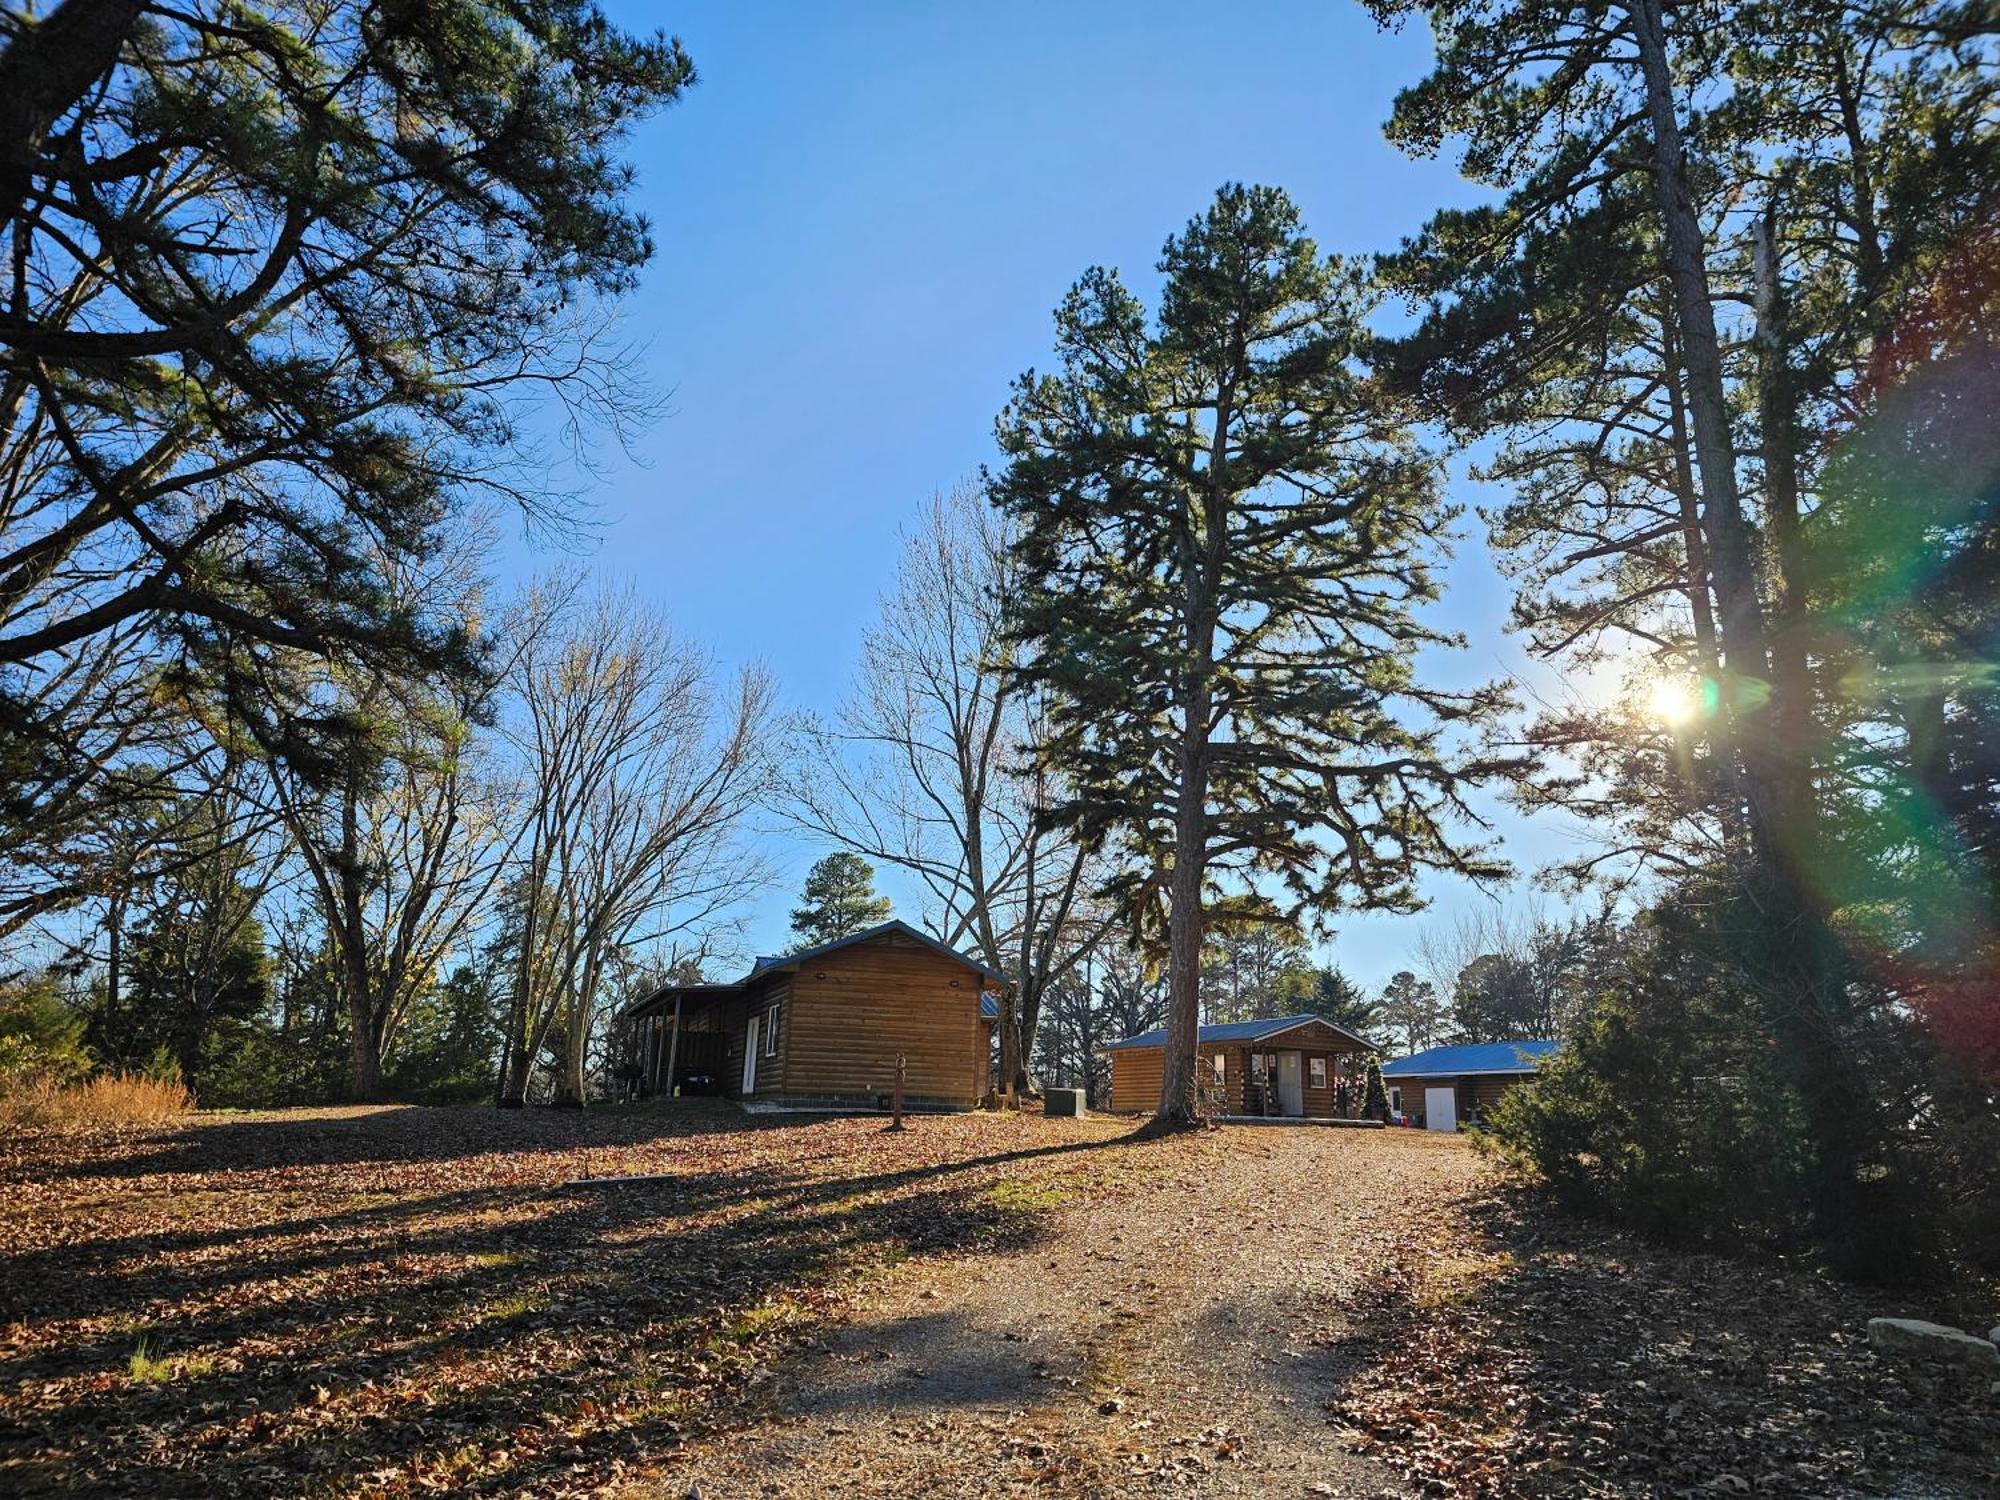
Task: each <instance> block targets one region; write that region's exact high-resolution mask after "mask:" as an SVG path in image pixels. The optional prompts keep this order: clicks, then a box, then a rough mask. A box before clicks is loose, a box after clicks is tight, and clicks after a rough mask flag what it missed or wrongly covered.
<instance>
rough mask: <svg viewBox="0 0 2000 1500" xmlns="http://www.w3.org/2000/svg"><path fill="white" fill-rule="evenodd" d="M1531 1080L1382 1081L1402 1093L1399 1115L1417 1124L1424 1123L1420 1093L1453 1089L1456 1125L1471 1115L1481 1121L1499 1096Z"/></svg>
mask: <svg viewBox="0 0 2000 1500" xmlns="http://www.w3.org/2000/svg"><path fill="white" fill-rule="evenodd" d="M1532 1077H1534V1075H1533V1074H1532V1073H1474V1074H1469V1075H1467V1076H1465V1077H1443V1078H1421V1077H1407V1076H1405V1077H1389V1078H1385V1079H1383V1080H1382V1082H1383V1083H1384V1084H1386V1085H1388V1086H1389V1087H1391V1088H1397V1089H1401V1090H1402V1091H1403V1113H1404V1114H1406V1115H1408V1116H1409V1117H1410V1118H1411V1119H1412V1120H1413V1121H1415V1122H1416V1123H1417V1124H1419V1125H1421V1124H1423V1123H1424V1090H1425V1089H1451V1090H1453V1091H1454V1092H1455V1093H1456V1095H1457V1098H1458V1123H1459V1124H1461V1125H1463V1124H1465V1123H1467V1122H1468V1121H1469V1120H1471V1119H1472V1118H1473V1117H1474V1116H1475V1115H1477V1116H1478V1117H1479V1118H1480V1119H1482V1120H1483V1119H1485V1118H1486V1116H1488V1115H1490V1114H1491V1113H1492V1112H1493V1106H1494V1105H1496V1104H1498V1103H1499V1102H1500V1099H1501V1096H1502V1095H1504V1094H1505V1093H1506V1092H1507V1091H1508V1090H1509V1089H1511V1088H1516V1087H1518V1086H1519V1085H1521V1084H1523V1083H1525V1082H1527V1081H1528V1079H1530V1078H1532Z"/></svg>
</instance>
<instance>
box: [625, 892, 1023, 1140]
mask: <svg viewBox="0 0 2000 1500" xmlns="http://www.w3.org/2000/svg"><path fill="white" fill-rule="evenodd" d="M999 982H1000V976H999V974H997V973H996V972H994V971H993V970H992V969H989V968H987V967H986V966H985V965H984V964H981V963H979V962H978V961H977V960H975V959H972V958H968V957H967V956H966V955H965V954H963V953H957V952H954V951H953V950H952V949H950V948H947V947H946V946H945V945H944V944H942V943H940V942H938V941H937V940H936V939H934V938H930V937H926V936H925V935H924V934H923V933H921V932H919V931H917V930H916V929H915V928H914V927H911V926H909V925H908V924H907V923H904V922H885V923H883V924H882V925H881V926H879V927H871V928H869V929H868V930H867V931H865V932H857V933H855V934H853V935H852V936H851V937H845V938H841V939H839V940H838V941H836V942H831V943H824V944H821V945H820V946H819V947H816V948H807V949H805V950H804V951H802V952H798V953H787V954H782V955H780V956H778V957H775V958H759V959H758V960H757V962H756V964H755V965H754V966H753V967H752V968H751V970H750V972H749V973H748V974H746V975H744V976H743V977H742V978H741V979H738V980H736V981H734V982H732V983H725V984H667V985H662V986H661V987H660V988H658V989H656V990H653V991H651V992H650V993H648V994H646V995H643V996H641V997H640V998H639V999H638V1000H636V1001H634V1002H633V1003H632V1004H631V1005H629V1006H627V1007H626V1008H625V1010H624V1011H623V1012H621V1014H620V1022H621V1024H622V1026H623V1030H624V1037H625V1058H626V1061H625V1066H624V1068H623V1069H622V1070H621V1071H622V1074H623V1076H624V1078H625V1079H626V1080H627V1082H628V1084H629V1086H630V1087H631V1088H632V1090H633V1091H634V1092H636V1093H637V1094H639V1095H640V1096H641V1097H647V1096H653V1095H662V1094H675V1093H684V1094H712V1095H719V1096H721V1097H723V1098H728V1099H735V1100H738V1101H740V1102H742V1103H744V1104H746V1105H751V1106H755V1107H772V1108H794V1109H852V1108H864V1109H875V1108H887V1107H888V1105H889V1102H890V1094H891V1092H892V1090H893V1089H894V1088H895V1081H896V1058H897V1056H898V1054H901V1055H902V1057H903V1058H904V1084H903V1089H904V1093H903V1098H904V1104H905V1105H906V1107H908V1108H911V1109H916V1110H924V1109H932V1110H938V1109H970V1108H972V1107H973V1106H974V1105H976V1104H978V1103H979V1102H980V1100H981V1099H983V1098H984V1097H985V1096H986V1093H987V1089H988V1082H989V1078H990V1075H991V1064H990V1062H989V1058H990V1055H991V1048H992V1039H993V1028H994V1025H995V1023H996V1021H997V1019H998V1016H999V1009H998V1005H997V1002H996V1001H995V999H994V996H993V994H992V993H990V992H991V991H994V990H996V989H997V987H998V985H999Z"/></svg>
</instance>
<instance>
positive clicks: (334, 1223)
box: [0, 1111, 1148, 1495]
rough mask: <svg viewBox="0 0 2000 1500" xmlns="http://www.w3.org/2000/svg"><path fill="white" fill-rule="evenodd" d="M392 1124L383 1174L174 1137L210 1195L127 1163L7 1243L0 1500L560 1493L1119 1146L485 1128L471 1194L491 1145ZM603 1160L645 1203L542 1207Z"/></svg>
mask: <svg viewBox="0 0 2000 1500" xmlns="http://www.w3.org/2000/svg"><path fill="white" fill-rule="evenodd" d="M423 1113H425V1114H428V1115H430V1116H431V1117H432V1119H433V1122H434V1124H435V1125H436V1126H437V1127H438V1128H437V1130H436V1132H435V1134H434V1137H433V1139H431V1141H430V1142H429V1144H428V1147H427V1148H424V1149H418V1150H413V1153H412V1161H411V1162H410V1163H403V1162H398V1161H396V1160H394V1152H395V1151H396V1150H397V1149H399V1148H400V1147H401V1146H403V1145H410V1146H412V1147H415V1146H416V1142H415V1141H414V1140H413V1139H412V1135H413V1130H412V1125H411V1122H409V1121H407V1120H404V1119H402V1118H401V1117H400V1115H398V1114H394V1113H390V1114H376V1115H363V1116H358V1117H349V1118H348V1119H345V1120H343V1121H342V1122H341V1128H340V1129H338V1130H333V1131H328V1130H325V1129H323V1128H321V1125H322V1123H323V1122H312V1121H307V1122H300V1126H299V1127H298V1128H297V1129H295V1130H293V1131H292V1132H291V1133H290V1134H289V1136H288V1137H287V1138H286V1139H281V1140H275V1141H273V1140H265V1141H258V1140H256V1139H255V1133H256V1132H257V1130H258V1129H259V1128H260V1126H261V1127H262V1128H263V1129H265V1130H272V1129H273V1128H274V1126H273V1122H271V1121H268V1120H265V1121H256V1120H245V1121H232V1122H228V1123H226V1124H211V1125H206V1126H204V1127H202V1129H201V1130H199V1131H197V1132H194V1133H193V1134H194V1135H195V1136H197V1137H198V1136H200V1135H203V1134H206V1133H207V1132H210V1131H218V1130H219V1131H221V1132H222V1135H221V1136H220V1137H219V1138H218V1139H216V1140H206V1141H205V1140H200V1139H194V1140H188V1139H186V1138H174V1139H170V1140H168V1141H166V1142H165V1143H155V1144H154V1145H152V1146H151V1147H144V1148H141V1151H142V1153H150V1159H152V1160H153V1161H155V1162H160V1161H162V1160H170V1161H173V1162H174V1163H175V1165H173V1166H172V1167H171V1168H166V1169H165V1170H170V1171H172V1172H174V1173H176V1174H194V1175H196V1177H197V1180H198V1181H200V1182H201V1183H203V1184H206V1183H208V1182H209V1181H211V1180H214V1181H216V1182H217V1183H218V1185H217V1186H216V1187H214V1188H208V1187H205V1186H204V1187H197V1188H193V1189H191V1190H183V1191H175V1192H153V1191H143V1190H140V1189H141V1188H142V1186H143V1184H142V1182H141V1181H140V1176H142V1175H154V1174H157V1173H158V1172H160V1171H161V1170H163V1168H162V1167H160V1166H158V1165H155V1166H153V1167H150V1168H148V1170H147V1173H146V1174H136V1175H135V1177H134V1178H133V1179H132V1180H133V1183H134V1186H133V1187H132V1188H130V1189H127V1190H126V1191H124V1192H123V1193H120V1192H118V1191H117V1190H116V1184H112V1191H111V1192H109V1193H108V1194H107V1195H104V1196H85V1197H84V1198H82V1199H81V1200H80V1201H77V1200H72V1205H73V1206H71V1207H70V1208H68V1209H67V1210H60V1209H59V1210H55V1211H51V1212H49V1213H48V1214H47V1215H46V1219H47V1222H42V1223H39V1224H38V1229H39V1232H38V1233H36V1234H33V1235H31V1236H28V1237H26V1239H27V1242H26V1243H23V1237H17V1236H12V1235H10V1236H9V1237H8V1243H9V1245H10V1248H9V1250H8V1252H7V1253H5V1254H0V1318H4V1319H6V1320H8V1321H9V1323H10V1324H11V1327H10V1328H9V1331H8V1335H7V1337H6V1339H5V1340H4V1342H0V1372H4V1375H5V1377H6V1386H5V1388H4V1394H0V1488H4V1489H6V1490H7V1491H8V1492H10V1493H16V1494H22V1495H32V1494H42V1493H58V1492H73V1493H83V1492H87V1493H91V1494H98V1495H104V1494H148V1495H230V1494H268V1493H274V1492H283V1493H299V1494H314V1493H324V1494H327V1495H334V1494H343V1495H344V1494H357V1493H379V1494H397V1493H405V1492H416V1491H417V1490H418V1489H419V1488H421V1487H425V1486H428V1487H429V1488H431V1489H444V1490H450V1491H454V1492H465V1493H484V1492H499V1491H504V1492H509V1493H514V1492H522V1491H528V1492H533V1491H536V1490H539V1489H543V1488H556V1487H566V1488H568V1487H587V1484H586V1483H585V1481H586V1479H587V1478H588V1477H589V1476H596V1480H595V1481H594V1482H602V1481H603V1480H604V1479H607V1478H609V1477H611V1476H614V1475H617V1474H619V1473H621V1472H629V1471H630V1470H631V1469H632V1468H633V1467H635V1466H640V1465H644V1464H646V1463H649V1462H653V1461H655V1460H657V1459H658V1458H659V1457H660V1455H662V1454H663V1453H671V1452H672V1451H673V1450H674V1449H675V1448H676V1446H677V1445H678V1444H680V1443H681V1442H683V1441H684V1440H685V1439H687V1438H688V1437H690V1436H692V1435H694V1434H696V1433H698V1432H700V1431H702V1430H705V1429H706V1428H707V1427H709V1426H710V1425H712V1424H713V1423H715V1422H716V1421H719V1420H722V1419H723V1418H724V1416H725V1414H726V1413H727V1411H728V1410H729V1408H730V1404H731V1402H732V1401H733V1400H734V1399H736V1398H737V1397H738V1396H739V1395H740V1393H741V1392H742V1391H743V1390H744V1389H745V1388H746V1387H747V1386H749V1385H751V1384H754V1383H755V1381H756V1380H757V1379H758V1378H759V1377H760V1375H761V1372H763V1371H764V1370H765V1369H767V1368H768V1366H769V1364H770V1361H771V1360H772V1359H774V1358H775V1357H776V1356H777V1354H778V1353H779V1352H781V1351H782V1350H783V1349H784V1348H786V1347H788V1345H789V1344H790V1343H792V1342H793V1341H795V1340H796V1339H797V1338H799V1337H801V1336H803V1335H804V1334H805V1332H807V1331H809V1330H810V1329H811V1328H812V1327H813V1326H814V1325H815V1323H816V1321H817V1319H818V1318H819V1316H820V1314H821V1313H823V1312H824V1311H825V1310H826V1308H827V1307H828V1306H829V1305H830V1303H831V1301H832V1299H833V1297H834V1288H835V1287H837V1286H838V1285H839V1284H840V1283H842V1282H843V1281H845V1280H847V1279H849V1278H851V1276H852V1275H854V1274H855V1273H857V1272H859V1271H862V1270H865V1268H867V1267H869V1266H871V1265H878V1264H881V1263H884V1262H885V1261H888V1260H893V1259H895V1258H898V1257H901V1256H906V1255H913V1254H934V1253H941V1252H950V1251H955V1250H960V1249H968V1248H974V1247H978V1248H1002V1249H1004V1248H1009V1247H1013V1246H1026V1245H1028V1244H1031V1243H1033V1241H1034V1240H1035V1238H1036V1237H1037V1236H1038V1235H1039V1234H1040V1233H1041V1232H1042V1231H1041V1226H1040V1221H1039V1220H1038V1218H1037V1217H1036V1216H1034V1215H1031V1214H1024V1213H1021V1212H1018V1211H1014V1210H1012V1209H1010V1208H1008V1207H1006V1206H1004V1205H1003V1203H1002V1202H1001V1201H998V1200H996V1198H995V1197H994V1196H993V1194H992V1188H993V1186H994V1185H995V1184H997V1183H999V1182H1001V1181H1002V1180H1004V1179H1006V1178H1007V1177H1009V1176H1013V1175H1017V1174H1020V1173H1024V1172H1026V1173H1036V1172H1047V1171H1057V1170H1062V1171H1087V1172H1102V1171H1105V1170H1110V1168H1109V1167H1108V1165H1099V1164H1098V1163H1099V1162H1100V1161H1101V1160H1102V1159H1103V1158H1105V1156H1106V1154H1107V1153H1111V1154H1113V1155H1118V1154H1122V1153H1123V1152H1126V1151H1138V1152H1144V1151H1145V1150H1147V1149H1148V1148H1146V1147H1144V1146H1137V1145H1132V1144H1131V1143H1129V1142H1128V1141H1127V1140H1126V1138H1124V1137H1122V1136H1116V1135H1104V1134H1093V1135H1087V1136H1077V1137H1070V1138H1055V1139H1051V1138H1050V1136H1051V1135H1052V1134H1053V1133H1054V1132H1051V1131H1049V1130H1047V1128H1046V1127H1044V1126H1042V1125H1041V1124H1040V1122H1034V1123H1032V1124H1031V1123H1030V1122H1027V1121H1022V1120H1011V1121H1007V1122H1002V1123H997V1124H992V1123H987V1122H963V1123H961V1122H938V1123H937V1124H936V1125H934V1126H933V1125H932V1124H930V1122H926V1124H925V1125H924V1127H922V1128H919V1129H916V1130H913V1131H911V1132H908V1133H907V1134H905V1135H902V1136H887V1135H885V1134H884V1133H883V1132H881V1131H880V1128H879V1123H878V1122H875V1121H872V1120H853V1121H842V1122H822V1123H821V1124H820V1125H818V1126H814V1125H811V1124H807V1123H803V1122H800V1121H797V1120H789V1121H784V1122H778V1123H767V1122H762V1121H757V1122H742V1123H743V1126H744V1128H743V1129H741V1130H738V1131H730V1130H725V1129H723V1128H721V1125H722V1123H724V1121H725V1119H726V1117H723V1116H721V1115H719V1114H710V1113H708V1112H706V1111H688V1112H686V1113H685V1114H678V1115H677V1114H674V1113H664V1112H651V1113H640V1112H632V1113H630V1114H623V1113H622V1112H621V1115H622V1117H621V1116H609V1115H607V1116H600V1117H596V1119H595V1120H592V1121H591V1122H590V1123H588V1124H585V1125H583V1126H582V1127H579V1126H578V1125H577V1123H576V1121H575V1117H574V1116H569V1117H558V1116H542V1115H531V1116H528V1117H526V1119H527V1120H528V1121H529V1122H530V1123H529V1124H527V1125H524V1126H518V1127H517V1126H514V1125H512V1124H511V1123H510V1124H508V1125H505V1126H502V1127H501V1129H503V1130H504V1131H505V1133H506V1135H507V1136H508V1137H509V1138H510V1139H513V1140H515V1141H517V1142H523V1143H528V1144H525V1145H522V1146H518V1147H517V1148H516V1152H517V1154H519V1153H520V1152H523V1151H525V1152H528V1153H532V1154H533V1155H534V1158H535V1160H534V1165H535V1168H536V1170H537V1172H539V1173H540V1175H541V1176H542V1177H544V1178H545V1179H546V1180H543V1181H539V1182H537V1181H529V1182H524V1183H512V1182H507V1181H499V1182H488V1181H482V1180H481V1179H482V1177H483V1176H491V1175H494V1174H493V1173H492V1172H491V1168H492V1165H493V1163H495V1162H496V1161H498V1160H500V1159H501V1155H502V1153H503V1151H504V1148H502V1147H500V1146H496V1145H494V1144H493V1143H491V1142H490V1141H488V1140H486V1139H484V1138H483V1136H482V1135H481V1132H479V1131H478V1130H477V1129H475V1128H468V1122H471V1123H472V1124H474V1125H476V1124H483V1123H484V1122H485V1121H487V1120H490V1119H500V1120H509V1119H510V1118H511V1119H520V1118H522V1117H519V1116H515V1117H507V1116H498V1115H496V1114H495V1113H494V1112H480V1111H450V1112H442V1111H439V1112H423ZM739 1119H740V1117H739ZM371 1121H375V1122H381V1123H377V1124H375V1125H374V1126H373V1127H372V1129H373V1131H377V1132H382V1136H381V1138H377V1139H372V1140H371V1139H369V1138H368V1137H369V1136H370V1134H371V1126H370V1123H369V1122H371ZM599 1122H601V1123H599ZM276 1129H277V1130H278V1132H279V1133H280V1134H281V1135H284V1134H285V1133H286V1127H285V1126H284V1125H283V1124H282V1123H280V1124H278V1125H277V1126H276ZM452 1142H466V1143H467V1144H466V1151H465V1154H464V1155H463V1156H454V1155H452V1154H451V1149H452V1147H451V1144H450V1143H452ZM613 1148H619V1149H624V1150H626V1151H628V1152H632V1153H634V1155H633V1156H632V1159H630V1160H622V1159H620V1160H615V1161H612V1162H610V1163H609V1164H611V1165H615V1166H617V1167H619V1168H620V1170H628V1169H646V1170H654V1171H658V1172H661V1173H663V1174H665V1176H664V1180H660V1181H651V1182H632V1183H625V1184H621V1185H617V1186H610V1187H576V1186H568V1185H566V1184H567V1182H568V1180H569V1179H570V1178H571V1177H575V1176H581V1175H585V1172H584V1168H585V1162H586V1157H588V1158H589V1159H590V1160H591V1162H592V1163H593V1167H592V1169H593V1170H601V1169H602V1168H603V1167H604V1166H605V1165H606V1164H607V1161H606V1158H605V1156H604V1153H606V1152H608V1151H610V1150H612V1149H613ZM287 1153H290V1154H291V1157H292V1159H291V1160H289V1161H284V1162H283V1164H282V1165H279V1164H278V1163H279V1160H280V1159H282V1158H283V1157H284V1156H285V1155H286V1154H287ZM196 1163H201V1165H195V1164H196ZM78 1167H79V1169H80V1171H81V1173H82V1174H83V1176H84V1178H85V1179H86V1180H87V1185H88V1186H89V1187H90V1188H91V1189H92V1190H93V1192H94V1189H95V1186H96V1181H95V1178H96V1174H94V1173H93V1172H92V1169H91V1167H90V1164H89V1163H87V1162H79V1163H78ZM243 1174H249V1176H250V1178H251V1181H250V1182H247V1183H246V1182H244V1181H242V1180H240V1179H241V1178H242V1176H243ZM378 1176H381V1177H382V1178H383V1181H382V1182H380V1183H378V1182H376V1181H375V1179H376V1177H378ZM273 1178H274V1179H277V1181H276V1183H275V1184H272V1183H268V1182H266V1183H265V1185H263V1186H259V1183H260V1182H264V1180H265V1179H273ZM41 1217H42V1216H41V1215H38V1219H39V1218H41ZM135 1353H143V1354H144V1355H145V1357H146V1359H148V1360H151V1361H155V1362H156V1363H154V1364H148V1365H144V1366H141V1365H138V1364H135V1363H134V1362H133V1355H134V1354H135Z"/></svg>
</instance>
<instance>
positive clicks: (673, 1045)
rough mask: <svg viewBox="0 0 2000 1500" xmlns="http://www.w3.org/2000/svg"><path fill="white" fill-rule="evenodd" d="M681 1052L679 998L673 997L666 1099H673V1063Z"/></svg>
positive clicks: (668, 1040) (668, 1039)
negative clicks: (672, 1025)
mask: <svg viewBox="0 0 2000 1500" xmlns="http://www.w3.org/2000/svg"><path fill="white" fill-rule="evenodd" d="M680 1050H681V997H680V996H679V995H675V996H674V1031H673V1035H672V1036H670V1037H668V1038H667V1097H668V1098H669V1099H671V1098H673V1097H674V1063H675V1061H676V1060H677V1059H678V1057H679V1056H680Z"/></svg>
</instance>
